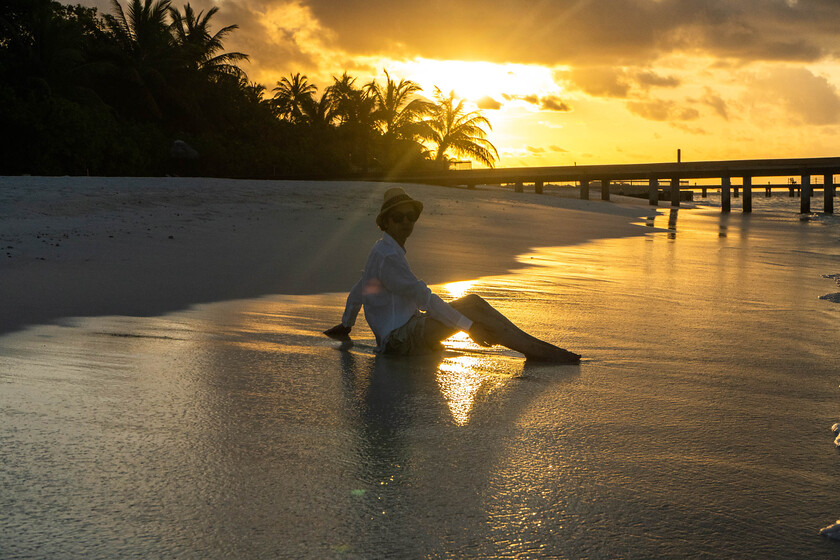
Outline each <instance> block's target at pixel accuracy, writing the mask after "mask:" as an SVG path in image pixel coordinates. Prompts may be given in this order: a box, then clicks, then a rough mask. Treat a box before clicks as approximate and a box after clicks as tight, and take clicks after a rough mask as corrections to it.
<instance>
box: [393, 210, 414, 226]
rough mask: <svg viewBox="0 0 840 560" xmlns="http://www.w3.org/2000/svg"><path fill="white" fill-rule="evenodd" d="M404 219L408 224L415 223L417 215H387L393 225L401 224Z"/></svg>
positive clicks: (395, 213)
mask: <svg viewBox="0 0 840 560" xmlns="http://www.w3.org/2000/svg"><path fill="white" fill-rule="evenodd" d="M406 218H408V221H409V222H411V223H414V222H416V221H417V214H415V213H414V212H392V213H391V214H390V215H389V219H390V220H391V221H393V222H394V223H395V224H401V223H403V220H404V219H406Z"/></svg>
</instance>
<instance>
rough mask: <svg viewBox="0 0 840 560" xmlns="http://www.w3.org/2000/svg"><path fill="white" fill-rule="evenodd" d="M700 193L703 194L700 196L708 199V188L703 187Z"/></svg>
mask: <svg viewBox="0 0 840 560" xmlns="http://www.w3.org/2000/svg"><path fill="white" fill-rule="evenodd" d="M700 192H701V195H700V196H702V197H703V198H706V197H707V196H709V188H708V187H703V188H702V189H701V191H700Z"/></svg>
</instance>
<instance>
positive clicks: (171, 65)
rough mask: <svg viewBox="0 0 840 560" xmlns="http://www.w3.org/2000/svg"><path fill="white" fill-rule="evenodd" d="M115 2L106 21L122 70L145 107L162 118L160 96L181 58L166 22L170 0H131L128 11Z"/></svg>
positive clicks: (106, 16)
mask: <svg viewBox="0 0 840 560" xmlns="http://www.w3.org/2000/svg"><path fill="white" fill-rule="evenodd" d="M111 2H112V6H113V9H114V15H111V14H107V15H105V16H104V20H105V26H106V28H107V29H108V31H109V32H110V34H111V37H112V38H113V41H114V43H115V45H116V48H117V58H118V59H119V60H118V61H117V68H118V71H119V72H120V73H121V75H122V78H123V79H125V80H126V81H127V82H128V84H129V87H130V88H131V89H132V90H134V91H135V93H136V94H137V95H139V97H140V99H139V100H138V101H139V102H140V103H141V104H142V105H144V108H145V110H146V111H147V112H148V113H150V114H152V115H153V116H155V117H157V118H160V117H161V116H162V114H161V110H160V107H159V104H158V101H159V97H160V95H161V93H162V92H163V91H164V90H166V89H167V78H168V76H170V75H171V74H172V72H173V70H174V69H175V67H176V59H177V57H176V53H175V48H174V41H173V39H172V35H171V34H170V32H169V26H168V24H167V21H166V20H167V14H168V13H169V0H145V2H142V3H141V0H131V2H130V3H129V4H128V13H127V14H126V12H125V11H124V10H123V7H122V5H121V4H120V2H119V0H111Z"/></svg>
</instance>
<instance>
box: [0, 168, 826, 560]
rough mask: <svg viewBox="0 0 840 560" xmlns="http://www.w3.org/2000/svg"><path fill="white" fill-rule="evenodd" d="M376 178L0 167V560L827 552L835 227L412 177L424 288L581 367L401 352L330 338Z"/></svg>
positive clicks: (413, 246) (462, 342) (368, 341)
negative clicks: (208, 176) (80, 172)
mask: <svg viewBox="0 0 840 560" xmlns="http://www.w3.org/2000/svg"><path fill="white" fill-rule="evenodd" d="M388 186H390V185H387V184H375V183H356V184H353V183H306V182H264V181H253V182H251V181H225V180H204V179H118V178H113V179H108V178H102V179H96V178H72V179H71V178H36V177H21V178H0V246H2V247H5V248H6V249H5V250H4V252H3V253H2V254H0V257H2V258H3V259H4V260H5V262H4V264H3V266H2V268H0V295H2V297H3V301H4V310H3V313H2V316H0V387H2V390H0V419H2V421H0V444H2V447H0V449H2V451H1V452H0V453H2V469H0V477H2V479H0V482H2V487H3V488H4V491H3V493H2V494H0V534H2V535H3V536H2V537H0V556H2V557H4V558H5V557H9V558H40V557H49V558H77V557H86V558H112V557H121V558H147V557H166V558H169V557H179V558H221V557H230V556H233V557H239V558H261V557H277V558H466V557H470V558H489V557H494V558H582V557H589V558H756V559H758V558H761V559H766V558H780V559H781V558H794V557H808V558H813V557H830V556H832V555H836V554H838V548H837V543H835V542H833V541H830V540H828V539H825V538H822V537H820V536H819V534H818V533H819V529H820V528H821V527H823V526H826V525H830V524H831V523H833V522H834V521H835V519H837V518H838V517H840V493H838V491H837V490H836V488H837V482H838V481H839V480H840V456H838V454H837V451H836V450H835V446H834V444H833V439H834V435H833V434H832V433H831V431H830V427H831V425H832V424H833V423H834V422H837V421H838V420H840V406H838V396H840V395H838V388H837V386H838V373H840V353H838V352H837V341H838V340H840V336H838V335H840V327H839V326H838V325H840V322H839V321H838V319H840V304H838V303H836V299H832V297H830V296H832V294H834V295H836V293H837V292H839V291H840V287H838V285H837V279H836V275H837V274H838V273H840V221H838V220H837V219H836V218H834V217H833V216H824V215H820V214H816V213H815V214H813V215H807V216H799V215H797V214H796V213H795V212H792V211H790V209H789V208H787V207H786V206H785V202H784V201H783V200H781V198H775V199H773V202H772V203H767V202H765V201H763V200H760V199H758V198H756V199H755V201H754V202H755V206H756V208H755V212H754V213H753V215H743V214H740V213H738V212H733V213H732V214H731V215H721V214H719V212H718V211H717V210H716V209H715V208H714V207H713V205H714V203H715V201H714V200H712V206H711V207H704V206H703V204H700V205H698V207H697V208H681V209H671V208H668V207H665V206H663V207H661V208H659V209H658V211H657V209H651V208H649V207H648V205H647V201H645V200H642V201H634V200H630V199H624V198H620V197H615V199H614V201H613V202H601V201H594V200H593V201H581V200H577V199H575V198H569V197H566V196H561V193H557V192H554V193H552V192H548V193H547V194H545V195H536V194H533V193H514V192H511V191H510V190H508V189H499V188H484V189H481V188H479V189H477V190H474V191H472V190H466V189H448V188H442V187H434V186H421V185H405V188H406V190H407V191H408V192H409V193H410V194H411V195H412V196H413V197H415V198H417V199H420V200H422V201H423V202H424V204H425V211H424V213H423V215H422V217H421V219H420V221H418V223H417V227H416V229H415V235H414V236H412V238H411V239H410V240H409V242H408V244H407V249H408V253H407V255H408V259H409V261H410V262H411V264H412V268H413V270H414V271H415V273H416V274H417V275H418V276H419V277H420V278H423V279H424V280H425V281H426V282H427V283H429V284H430V286H431V287H432V289H433V290H434V291H435V292H436V293H439V294H440V295H441V296H442V297H444V299H451V298H455V297H458V296H460V295H463V294H464V293H477V294H479V295H481V296H482V297H484V298H485V299H487V300H488V301H490V302H491V303H492V304H493V305H494V306H496V307H497V308H499V309H500V310H501V311H502V312H504V313H505V314H506V315H507V316H508V317H510V318H511V319H512V320H513V321H514V322H516V323H517V324H519V325H520V326H522V327H523V328H524V329H525V330H527V331H528V332H531V333H533V334H535V335H536V336H538V337H540V338H543V339H545V340H548V341H550V342H553V343H555V344H558V345H560V346H563V347H565V348H569V349H570V350H573V351H575V352H579V353H581V354H582V355H583V361H582V362H581V364H580V365H573V366H569V365H562V366H559V365H550V364H535V363H530V362H527V361H525V360H524V359H523V357H522V356H521V355H518V354H517V353H515V352H512V351H509V350H506V349H504V348H499V347H494V348H492V349H482V348H479V347H477V346H475V345H474V344H473V343H471V342H470V341H469V339H468V338H466V337H465V336H463V335H456V336H455V337H453V338H452V339H450V340H449V341H447V343H446V346H447V349H446V352H445V353H444V354H443V355H441V356H433V357H430V358H428V359H417V360H404V359H402V360H401V359H394V358H388V357H384V356H380V355H377V354H376V353H375V352H374V351H373V345H374V341H373V335H372V333H371V332H370V331H369V330H368V329H367V328H366V326H365V325H364V321H363V319H362V318H361V317H360V320H359V324H358V325H357V327H356V328H355V329H354V331H353V337H354V341H355V345H354V346H353V347H352V348H350V349H344V350H342V349H340V347H339V344H338V343H337V342H335V341H331V340H329V339H327V338H326V337H324V336H322V335H321V334H320V331H321V330H323V329H324V328H327V327H329V326H331V325H333V324H335V323H336V322H337V321H338V319H339V318H340V315H341V312H342V310H343V306H344V297H345V295H346V291H347V290H348V289H349V287H351V286H352V285H353V283H354V282H355V281H356V280H357V279H358V276H359V274H360V270H361V267H362V266H363V263H364V259H365V256H366V254H367V252H368V250H369V248H370V246H371V245H372V243H373V242H374V241H375V240H376V239H377V238H378V236H379V231H378V230H377V229H376V228H375V226H374V225H373V220H374V217H375V215H376V213H377V211H378V207H379V204H380V202H381V197H382V193H383V192H384V190H385V189H386V188H387V187H388ZM712 198H713V197H712Z"/></svg>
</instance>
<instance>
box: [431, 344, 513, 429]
mask: <svg viewBox="0 0 840 560" xmlns="http://www.w3.org/2000/svg"><path fill="white" fill-rule="evenodd" d="M496 361H498V360H494V359H493V358H488V357H480V356H448V357H446V358H444V359H443V361H442V362H441V363H440V365H439V366H438V372H437V384H438V387H440V392H441V394H442V395H443V397H444V398H445V399H446V404H447V405H448V406H449V411H450V412H451V413H452V419H453V421H454V422H455V424H456V425H458V426H465V425H466V424H467V423H468V422H469V420H470V411H471V410H472V408H473V406H474V404H475V402H476V400H477V398H478V396H479V392H482V396H483V397H486V396H488V395H490V394H491V393H493V392H495V391H496V390H497V389H500V388H502V387H504V386H505V385H507V384H508V383H510V381H511V380H512V379H513V376H511V375H498V374H497V375H488V372H493V371H494V370H496V369H497V367H496V364H495V363H494V362H496Z"/></svg>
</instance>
